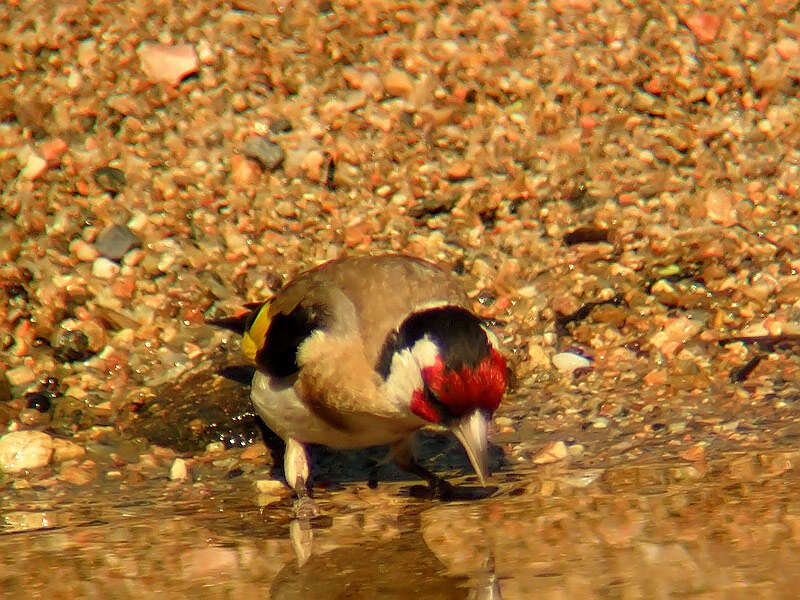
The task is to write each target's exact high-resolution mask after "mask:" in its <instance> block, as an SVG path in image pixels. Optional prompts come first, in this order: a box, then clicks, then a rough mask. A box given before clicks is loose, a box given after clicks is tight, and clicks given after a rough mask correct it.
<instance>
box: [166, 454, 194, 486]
mask: <svg viewBox="0 0 800 600" xmlns="http://www.w3.org/2000/svg"><path fill="white" fill-rule="evenodd" d="M169 478H170V480H171V481H186V480H187V479H188V478H189V467H188V466H187V464H186V461H185V460H184V459H182V458H176V459H175V460H174V461H172V466H171V467H170V469H169Z"/></svg>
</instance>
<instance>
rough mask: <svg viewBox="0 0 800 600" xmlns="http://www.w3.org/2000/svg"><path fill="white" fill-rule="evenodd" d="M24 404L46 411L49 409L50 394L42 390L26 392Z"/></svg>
mask: <svg viewBox="0 0 800 600" xmlns="http://www.w3.org/2000/svg"><path fill="white" fill-rule="evenodd" d="M25 406H26V407H27V408H35V409H36V410H38V411H39V412H40V413H46V412H47V411H48V410H50V396H48V395H47V394H45V393H44V392H28V393H27V394H25Z"/></svg>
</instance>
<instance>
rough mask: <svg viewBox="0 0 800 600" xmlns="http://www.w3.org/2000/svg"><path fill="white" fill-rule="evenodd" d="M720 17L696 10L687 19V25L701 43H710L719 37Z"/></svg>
mask: <svg viewBox="0 0 800 600" xmlns="http://www.w3.org/2000/svg"><path fill="white" fill-rule="evenodd" d="M719 25H720V18H719V16H718V15H715V14H714V13H709V12H696V13H693V14H691V15H690V16H689V18H688V19H686V26H687V27H688V28H689V29H690V30H691V32H692V33H693V34H694V36H695V37H696V38H697V41H699V42H700V43H701V44H709V43H711V42H713V41H714V40H715V39H716V37H717V32H718V31H719Z"/></svg>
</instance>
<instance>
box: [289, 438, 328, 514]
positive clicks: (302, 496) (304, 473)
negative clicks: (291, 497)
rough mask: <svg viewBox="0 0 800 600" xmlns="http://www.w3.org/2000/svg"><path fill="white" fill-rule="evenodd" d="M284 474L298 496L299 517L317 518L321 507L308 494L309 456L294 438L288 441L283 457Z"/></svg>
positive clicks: (295, 504) (296, 511) (296, 503)
mask: <svg viewBox="0 0 800 600" xmlns="http://www.w3.org/2000/svg"><path fill="white" fill-rule="evenodd" d="M283 472H284V475H286V482H287V483H288V484H289V487H291V488H292V489H293V490H294V493H295V494H296V495H297V499H296V500H295V503H294V508H295V514H296V515H297V517H299V518H308V517H315V516H317V515H318V514H319V507H318V506H317V503H316V502H314V500H313V499H312V498H311V496H310V495H309V493H308V473H309V468H308V454H307V453H306V448H305V446H304V445H303V444H301V443H300V442H298V441H297V440H295V439H293V438H288V439H287V440H286V452H285V454H284V455H283Z"/></svg>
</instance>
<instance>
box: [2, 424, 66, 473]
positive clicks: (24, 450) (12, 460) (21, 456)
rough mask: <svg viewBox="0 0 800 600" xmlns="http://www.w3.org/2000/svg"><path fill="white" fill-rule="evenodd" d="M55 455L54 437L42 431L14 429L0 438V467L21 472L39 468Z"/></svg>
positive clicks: (9, 471) (10, 471)
mask: <svg viewBox="0 0 800 600" xmlns="http://www.w3.org/2000/svg"><path fill="white" fill-rule="evenodd" d="M52 456H53V438H51V437H50V436H49V435H47V434H46V433H43V432H41V431H29V430H26V431H12V432H11V433H7V434H6V435H4V436H3V437H1V438H0V469H2V470H3V471H5V472H6V473H19V472H20V471H24V470H26V469H38V468H39V467H44V466H45V465H47V464H48V463H49V462H50V459H51V458H52Z"/></svg>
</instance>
